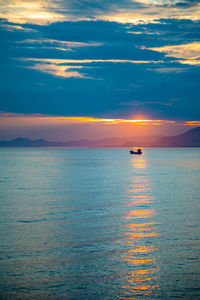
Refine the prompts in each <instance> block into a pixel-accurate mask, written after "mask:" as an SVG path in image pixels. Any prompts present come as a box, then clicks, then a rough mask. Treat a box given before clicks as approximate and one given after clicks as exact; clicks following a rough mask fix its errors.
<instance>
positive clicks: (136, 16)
mask: <svg viewBox="0 0 200 300" xmlns="http://www.w3.org/2000/svg"><path fill="white" fill-rule="evenodd" d="M199 8H200V5H199V2H198V1H173V2H172V3H171V1H167V2H166V0H160V1H156V0H137V1H134V0H124V1H119V0H117V1H112V0H111V1H106V0H102V1H98V0H88V1H74V0H68V1H66V0H60V1H57V0H43V1H39V0H35V1H34V2H33V1H30V0H5V1H3V2H2V3H1V5H0V17H2V18H4V19H7V20H8V21H9V22H12V23H18V24H23V23H32V24H40V25H42V24H49V23H55V22H60V21H73V22H74V21H81V20H86V21H90V20H105V21H110V22H119V23H133V24H140V23H143V24H144V23H146V24H147V23H153V22H158V20H159V19H169V18H176V19H191V20H199V19H200V11H199Z"/></svg>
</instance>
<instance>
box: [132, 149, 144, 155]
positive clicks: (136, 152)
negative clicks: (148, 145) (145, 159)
mask: <svg viewBox="0 0 200 300" xmlns="http://www.w3.org/2000/svg"><path fill="white" fill-rule="evenodd" d="M130 154H142V150H141V149H140V148H138V149H137V151H135V150H133V149H131V150H130Z"/></svg>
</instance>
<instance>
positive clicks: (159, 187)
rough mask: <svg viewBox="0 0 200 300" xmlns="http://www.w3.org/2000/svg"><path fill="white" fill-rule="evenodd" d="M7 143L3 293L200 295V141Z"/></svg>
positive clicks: (78, 299)
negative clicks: (178, 144) (134, 151)
mask: <svg viewBox="0 0 200 300" xmlns="http://www.w3.org/2000/svg"><path fill="white" fill-rule="evenodd" d="M143 152H144V153H143V155H130V153H129V149H127V148H123V149H122V148H121V149H120V148H109V149H106V148H96V149H87V148H82V149H81V148H1V149H0V228H1V229H0V230H1V238H0V299H69V300H82V299H89V300H90V299H192V300H193V299H200V148H199V149H198V148H146V149H143Z"/></svg>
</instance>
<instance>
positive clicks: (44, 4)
mask: <svg viewBox="0 0 200 300" xmlns="http://www.w3.org/2000/svg"><path fill="white" fill-rule="evenodd" d="M59 9H60V5H59V4H58V3H57V1H51V0H43V1H39V0H34V1H30V0H5V1H2V2H1V3H0V18H2V19H7V20H8V21H9V22H11V23H18V24H25V23H31V24H40V25H43V24H48V23H53V22H58V21H62V20H64V19H65V16H64V15H63V14H62V13H59Z"/></svg>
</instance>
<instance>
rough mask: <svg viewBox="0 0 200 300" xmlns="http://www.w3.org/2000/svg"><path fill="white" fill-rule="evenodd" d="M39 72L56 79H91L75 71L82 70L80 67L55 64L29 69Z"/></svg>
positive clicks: (35, 66)
mask: <svg viewBox="0 0 200 300" xmlns="http://www.w3.org/2000/svg"><path fill="white" fill-rule="evenodd" d="M30 68H31V69H35V70H38V71H41V72H43V73H48V74H51V75H54V76H57V77H63V78H71V77H72V78H91V77H89V76H86V75H85V74H82V73H80V72H78V71H77V69H83V68H84V67H82V66H61V65H57V64H35V65H34V66H31V67H30Z"/></svg>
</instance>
